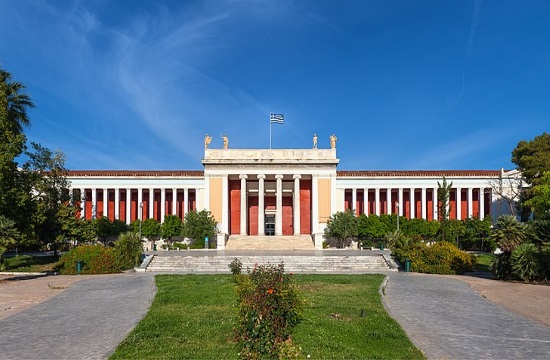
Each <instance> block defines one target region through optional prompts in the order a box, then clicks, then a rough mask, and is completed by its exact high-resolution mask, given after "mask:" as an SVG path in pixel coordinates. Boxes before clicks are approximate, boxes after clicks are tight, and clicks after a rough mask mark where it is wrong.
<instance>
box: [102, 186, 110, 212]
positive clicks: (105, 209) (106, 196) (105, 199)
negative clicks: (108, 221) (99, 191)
mask: <svg viewBox="0 0 550 360" xmlns="http://www.w3.org/2000/svg"><path fill="white" fill-rule="evenodd" d="M108 211H109V189H103V216H106V217H108V216H109V213H108Z"/></svg>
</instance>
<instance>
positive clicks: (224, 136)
mask: <svg viewBox="0 0 550 360" xmlns="http://www.w3.org/2000/svg"><path fill="white" fill-rule="evenodd" d="M222 140H223V148H224V149H227V148H228V147H229V138H228V137H227V135H225V134H223V135H222Z"/></svg>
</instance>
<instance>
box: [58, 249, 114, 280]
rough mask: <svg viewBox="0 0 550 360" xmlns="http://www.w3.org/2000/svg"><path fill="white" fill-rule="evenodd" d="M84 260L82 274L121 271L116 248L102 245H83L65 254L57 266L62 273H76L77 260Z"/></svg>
mask: <svg viewBox="0 0 550 360" xmlns="http://www.w3.org/2000/svg"><path fill="white" fill-rule="evenodd" d="M77 261H83V262H84V267H83V268H82V272H81V274H114V273H118V272H120V267H119V265H118V261H117V259H116V255H115V250H114V249H113V248H107V247H105V246H102V245H83V246H78V247H75V248H73V249H71V250H70V251H69V252H67V253H65V254H63V255H62V256H61V259H59V262H58V263H57V265H56V266H55V269H56V271H58V272H59V273H61V274H62V275H74V274H76V262H77Z"/></svg>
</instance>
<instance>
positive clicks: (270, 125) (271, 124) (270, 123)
mask: <svg viewBox="0 0 550 360" xmlns="http://www.w3.org/2000/svg"><path fill="white" fill-rule="evenodd" d="M272 126H273V123H272V122H271V114H269V150H271V127H272Z"/></svg>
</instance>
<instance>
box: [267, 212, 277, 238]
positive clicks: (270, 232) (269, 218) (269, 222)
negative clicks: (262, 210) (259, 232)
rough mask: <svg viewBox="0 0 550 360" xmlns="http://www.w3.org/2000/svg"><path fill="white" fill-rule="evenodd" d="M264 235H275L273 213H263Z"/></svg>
mask: <svg viewBox="0 0 550 360" xmlns="http://www.w3.org/2000/svg"><path fill="white" fill-rule="evenodd" d="M265 235H266V236H275V215H274V214H266V215H265Z"/></svg>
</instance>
